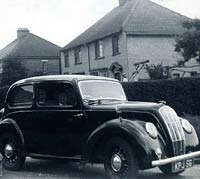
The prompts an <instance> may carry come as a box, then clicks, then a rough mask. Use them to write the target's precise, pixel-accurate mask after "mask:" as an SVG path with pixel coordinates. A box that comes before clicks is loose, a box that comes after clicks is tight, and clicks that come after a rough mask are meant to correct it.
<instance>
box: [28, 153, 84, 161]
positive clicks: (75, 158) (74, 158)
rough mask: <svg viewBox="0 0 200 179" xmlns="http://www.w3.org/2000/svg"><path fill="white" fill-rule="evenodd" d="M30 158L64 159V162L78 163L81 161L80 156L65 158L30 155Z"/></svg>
mask: <svg viewBox="0 0 200 179" xmlns="http://www.w3.org/2000/svg"><path fill="white" fill-rule="evenodd" d="M29 157H33V158H39V159H63V160H72V161H77V162H79V161H81V157H80V156H75V157H64V156H56V155H44V154H36V153H30V154H29Z"/></svg>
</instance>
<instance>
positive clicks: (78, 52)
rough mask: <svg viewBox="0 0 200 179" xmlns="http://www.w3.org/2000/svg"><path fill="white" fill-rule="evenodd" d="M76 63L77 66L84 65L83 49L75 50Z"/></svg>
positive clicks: (77, 48)
mask: <svg viewBox="0 0 200 179" xmlns="http://www.w3.org/2000/svg"><path fill="white" fill-rule="evenodd" d="M74 63H75V65H79V64H82V57H81V47H76V48H75V49H74Z"/></svg>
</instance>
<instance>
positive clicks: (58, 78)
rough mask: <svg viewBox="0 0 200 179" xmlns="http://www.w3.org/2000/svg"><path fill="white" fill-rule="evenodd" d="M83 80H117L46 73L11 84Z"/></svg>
mask: <svg viewBox="0 0 200 179" xmlns="http://www.w3.org/2000/svg"><path fill="white" fill-rule="evenodd" d="M65 80H66V81H73V80H75V81H83V80H108V81H115V82H119V81H118V80H116V79H113V78H107V77H100V76H90V75H46V76H37V77H31V78H26V79H22V80H19V81H17V82H15V83H14V84H13V85H17V84H23V83H34V82H43V81H65Z"/></svg>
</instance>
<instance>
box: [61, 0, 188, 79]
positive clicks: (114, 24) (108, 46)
mask: <svg viewBox="0 0 200 179" xmlns="http://www.w3.org/2000/svg"><path fill="white" fill-rule="evenodd" d="M188 20H190V19H189V18H187V17H185V16H183V15H180V14H178V13H176V12H174V11H172V10H169V9H167V8H165V7H162V6H160V5H158V4H156V3H154V2H151V1H149V0H119V6H118V7H116V8H114V9H113V10H112V11H111V12H109V13H108V14H107V15H105V16H104V17H103V18H102V19H100V20H99V21H98V22H96V23H95V24H94V25H93V26H91V27H90V28H89V29H87V30H86V31H85V32H83V33H82V34H80V35H79V36H78V37H77V38H75V39H74V40H72V41H71V42H70V43H69V44H67V45H66V46H65V47H64V48H62V50H61V73H62V74H68V73H69V74H71V73H73V74H91V75H101V76H109V77H113V78H117V79H119V80H121V79H122V74H123V73H125V74H126V75H127V78H128V79H129V80H134V79H137V78H139V79H148V78H149V77H148V74H147V72H146V71H145V70H144V66H145V64H146V63H147V62H149V64H159V63H162V64H163V65H173V64H176V63H177V60H178V59H180V58H181V57H180V56H179V55H178V54H177V53H176V52H174V48H175V47H174V44H175V40H174V39H175V35H177V34H178V33H181V32H183V31H184V29H183V27H182V22H184V21H188ZM141 69H143V70H141Z"/></svg>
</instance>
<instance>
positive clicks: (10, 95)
mask: <svg viewBox="0 0 200 179" xmlns="http://www.w3.org/2000/svg"><path fill="white" fill-rule="evenodd" d="M24 86H32V102H31V104H28V105H26V104H25V103H24V105H22V104H21V105H17V106H12V105H10V103H11V102H10V100H11V97H12V93H13V91H14V90H15V89H16V88H19V87H24ZM34 98H35V87H34V84H33V83H27V84H19V85H16V86H13V88H12V89H11V90H10V91H9V93H8V99H7V106H8V108H9V109H19V108H26V109H29V108H31V107H32V106H33V105H34Z"/></svg>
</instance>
